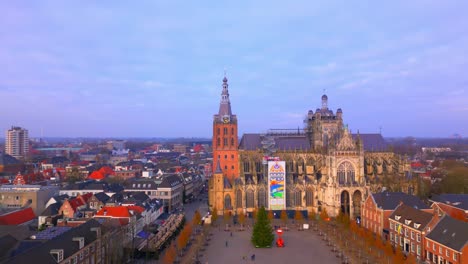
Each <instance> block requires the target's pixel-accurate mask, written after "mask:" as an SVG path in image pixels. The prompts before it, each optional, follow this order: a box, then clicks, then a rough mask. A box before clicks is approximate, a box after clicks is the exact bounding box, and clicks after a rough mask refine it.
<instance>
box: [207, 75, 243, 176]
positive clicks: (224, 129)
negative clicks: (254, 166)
mask: <svg viewBox="0 0 468 264" xmlns="http://www.w3.org/2000/svg"><path fill="white" fill-rule="evenodd" d="M228 86H229V85H228V80H227V78H226V76H224V79H223V91H222V92H221V102H220V104H219V111H218V114H216V115H214V116H213V142H212V143H213V171H214V169H215V168H214V166H215V164H218V162H219V165H220V167H221V170H222V172H223V176H225V177H227V178H228V179H230V180H233V179H235V178H237V177H239V152H238V137H237V116H236V115H233V114H232V112H231V102H230V100H229V90H228Z"/></svg>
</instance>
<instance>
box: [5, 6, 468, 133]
mask: <svg viewBox="0 0 468 264" xmlns="http://www.w3.org/2000/svg"><path fill="white" fill-rule="evenodd" d="M464 7H465V8H464ZM466 7H468V3H463V2H458V3H455V1H445V2H443V3H442V2H435V1H433V2H430V1H411V3H406V2H405V1H392V2H391V3H386V4H382V3H374V2H369V3H365V4H363V3H360V4H357V3H346V4H343V3H338V2H334V1H332V3H330V1H327V2H325V1H324V2H322V3H318V2H313V3H309V2H308V1H299V2H294V3H288V4H287V5H283V4H282V2H270V1H268V2H267V1H256V2H255V3H249V2H248V1H237V2H235V3H231V4H228V3H218V2H209V3H196V4H195V3H186V2H182V1H172V2H171V3H153V2H151V1H147V2H146V1H144V2H139V5H135V4H131V3H112V4H110V3H91V2H90V3H86V4H83V3H80V4H76V5H73V4H70V3H62V2H59V1H37V2H34V1H31V2H24V3H20V2H5V3H0V10H2V11H3V12H2V13H3V14H2V16H0V25H3V26H1V27H0V30H1V35H2V37H1V42H0V65H1V66H2V69H3V71H1V72H0V98H2V103H1V104H0V112H1V113H2V115H0V129H1V130H2V131H6V130H8V129H9V128H10V127H11V126H21V127H24V128H26V129H28V130H29V133H30V136H31V137H39V136H40V135H41V134H43V136H44V137H206V138H209V137H211V134H212V122H213V114H216V113H217V110H218V106H219V102H220V99H221V90H222V86H221V85H222V78H223V77H224V76H223V75H224V69H226V71H227V78H228V79H229V92H230V100H231V103H232V111H233V113H234V114H237V116H238V120H239V134H240V135H242V134H243V133H251V132H264V131H266V130H267V129H270V128H298V127H300V128H302V127H303V122H302V121H303V119H304V117H305V116H306V114H307V112H308V110H314V111H315V109H316V108H318V107H320V97H321V96H322V94H323V93H326V94H327V95H328V98H329V107H330V108H331V109H332V110H333V111H336V109H338V108H342V109H343V119H344V122H345V124H348V125H349V128H350V129H351V130H352V131H353V132H355V131H357V130H359V131H360V132H361V133H378V132H379V131H380V127H381V128H382V134H383V136H384V137H404V136H415V137H449V136H451V135H452V134H455V133H458V134H461V135H462V136H464V137H466V136H467V135H468V122H466V121H467V118H466V116H467V114H468V76H466V74H465V71H466V69H467V66H468V59H467V58H466V57H465V56H463V55H464V54H465V53H466V52H467V51H468V48H467V47H468V37H466V36H468V34H467V33H468V17H466V16H465V14H464V10H466ZM41 130H42V131H43V133H41ZM2 133H3V132H2Z"/></svg>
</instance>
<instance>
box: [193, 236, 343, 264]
mask: <svg viewBox="0 0 468 264" xmlns="http://www.w3.org/2000/svg"><path fill="white" fill-rule="evenodd" d="M212 232H213V236H212V237H211V241H209V245H208V246H207V247H206V251H204V252H200V253H201V254H203V256H202V257H201V258H200V260H201V263H202V264H206V263H208V264H218V263H219V264H221V263H222V264H224V263H226V264H230V263H233V264H239V263H287V264H293V263H320V264H328V263H340V259H339V258H337V257H336V256H335V254H334V253H333V252H332V251H331V248H330V247H327V246H326V244H325V242H324V241H322V240H321V238H320V237H319V236H318V235H317V233H315V232H314V231H312V230H304V231H297V230H291V231H285V232H284V233H283V240H284V242H285V247H284V248H278V247H276V245H273V247H272V248H255V247H253V246H252V243H251V242H250V238H251V234H252V230H245V231H234V232H232V234H233V236H232V237H231V236H230V233H231V232H226V231H224V230H222V229H221V231H219V229H218V228H213V229H212ZM276 238H277V236H276V235H275V241H276ZM226 241H227V242H228V247H226ZM252 254H255V261H252V260H251V259H250V257H251V255H252ZM243 256H245V257H246V260H244V259H243Z"/></svg>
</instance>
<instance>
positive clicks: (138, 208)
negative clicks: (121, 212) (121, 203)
mask: <svg viewBox="0 0 468 264" xmlns="http://www.w3.org/2000/svg"><path fill="white" fill-rule="evenodd" d="M127 207H128V209H129V210H133V211H135V212H137V213H139V214H141V213H143V212H144V211H145V208H143V207H141V206H138V205H129V206H127Z"/></svg>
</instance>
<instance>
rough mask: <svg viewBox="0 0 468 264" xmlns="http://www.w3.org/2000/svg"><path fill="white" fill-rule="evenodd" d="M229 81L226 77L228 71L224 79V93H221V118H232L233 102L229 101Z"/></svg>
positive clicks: (219, 113)
mask: <svg viewBox="0 0 468 264" xmlns="http://www.w3.org/2000/svg"><path fill="white" fill-rule="evenodd" d="M228 86H229V85H228V79H227V77H226V71H224V78H223V91H222V92H221V103H220V104H219V112H218V115H219V116H220V117H223V116H229V117H230V116H231V115H232V112H231V102H230V101H229V90H228Z"/></svg>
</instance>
